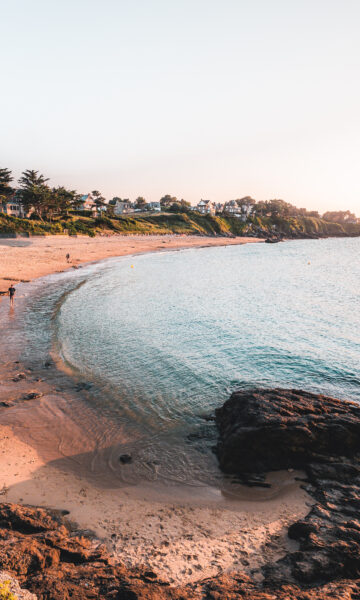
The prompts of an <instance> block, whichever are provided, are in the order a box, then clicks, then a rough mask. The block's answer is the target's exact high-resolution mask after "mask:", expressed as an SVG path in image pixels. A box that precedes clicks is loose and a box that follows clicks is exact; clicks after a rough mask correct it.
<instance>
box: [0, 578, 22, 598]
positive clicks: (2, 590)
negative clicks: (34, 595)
mask: <svg viewBox="0 0 360 600" xmlns="http://www.w3.org/2000/svg"><path fill="white" fill-rule="evenodd" d="M0 600H18V597H17V596H15V594H13V593H12V591H11V590H10V581H3V582H2V583H0Z"/></svg>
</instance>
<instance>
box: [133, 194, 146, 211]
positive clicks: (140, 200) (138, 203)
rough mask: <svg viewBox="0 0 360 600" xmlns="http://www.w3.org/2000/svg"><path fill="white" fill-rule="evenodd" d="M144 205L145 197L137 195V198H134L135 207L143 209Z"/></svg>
mask: <svg viewBox="0 0 360 600" xmlns="http://www.w3.org/2000/svg"><path fill="white" fill-rule="evenodd" d="M145 207H146V200H145V198H143V197H142V196H138V198H136V200H135V208H138V209H139V210H144V209H145Z"/></svg>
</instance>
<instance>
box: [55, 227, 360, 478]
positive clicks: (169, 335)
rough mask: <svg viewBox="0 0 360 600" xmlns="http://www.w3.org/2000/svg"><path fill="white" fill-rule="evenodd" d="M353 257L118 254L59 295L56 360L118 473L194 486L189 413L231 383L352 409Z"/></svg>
mask: <svg viewBox="0 0 360 600" xmlns="http://www.w3.org/2000/svg"><path fill="white" fill-rule="evenodd" d="M359 250H360V240H359V239H327V240H311V241H309V240H304V241H294V242H287V243H282V244H276V245H267V244H251V245H245V246H237V247H236V246H228V247H219V248H211V249H209V248H207V249H205V248H204V249H196V250H186V251H180V252H169V253H162V254H147V255H143V256H136V257H127V258H122V259H117V260H115V261H112V262H110V263H108V264H107V266H106V268H104V269H102V270H97V271H96V272H95V273H93V274H92V275H91V276H89V278H88V279H87V280H86V279H85V280H84V282H83V284H82V285H81V286H80V287H79V288H78V289H76V290H75V291H74V292H72V293H70V294H68V295H67V296H66V297H65V299H64V300H63V302H62V304H61V306H60V308H59V310H58V312H57V316H56V319H55V323H56V336H57V342H58V348H59V353H60V355H61V357H62V359H63V360H64V361H65V362H66V364H67V365H68V366H70V368H71V369H72V370H73V371H74V373H76V374H77V376H78V377H81V378H82V379H83V380H84V381H85V382H87V385H88V389H89V390H90V391H91V393H90V394H89V397H90V400H89V401H91V402H92V403H93V405H94V406H95V408H96V410H98V412H99V419H100V420H102V423H103V427H104V429H105V430H106V431H105V433H104V432H103V435H104V436H105V438H106V442H107V444H108V445H111V444H114V447H115V448H116V452H115V454H116V453H118V452H121V450H123V451H127V452H130V453H132V454H134V455H135V456H136V457H137V463H136V464H137V466H136V467H134V466H132V467H131V468H129V470H128V473H130V472H131V476H134V477H136V476H139V477H142V476H145V477H146V469H147V467H149V466H150V471H151V476H156V477H163V478H164V479H165V480H167V479H168V480H171V479H174V480H179V481H189V482H192V483H194V482H196V481H205V480H208V478H209V477H210V474H209V472H207V471H210V470H211V469H212V468H213V459H212V458H211V457H210V455H211V453H210V445H211V443H213V442H214V439H215V437H214V436H215V432H214V428H213V425H212V424H211V423H210V424H208V423H207V421H206V420H204V418H203V417H204V416H205V415H207V414H209V413H211V412H212V411H213V409H214V408H215V407H216V406H219V405H220V404H221V403H222V402H223V401H224V400H225V399H226V398H227V397H228V396H229V394H230V393H231V391H233V390H235V389H237V388H240V387H242V388H243V387H253V386H265V387H273V386H282V387H296V388H302V389H305V390H313V391H316V392H322V393H325V394H329V395H333V396H336V397H340V398H347V399H352V400H355V401H359V400H360V386H359V384H360V368H359V358H360V339H359V295H360V293H359V292H360V288H359V281H360V264H359V259H358V257H359ZM120 431H121V436H123V437H122V440H124V437H125V439H126V443H121V442H120V441H119V440H120V437H121V436H120V433H119V432H120ZM201 457H205V458H201ZM155 472H156V474H155V475H154V473H155Z"/></svg>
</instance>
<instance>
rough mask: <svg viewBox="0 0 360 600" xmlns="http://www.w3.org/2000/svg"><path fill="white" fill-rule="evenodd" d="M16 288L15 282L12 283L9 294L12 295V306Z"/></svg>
mask: <svg viewBox="0 0 360 600" xmlns="http://www.w3.org/2000/svg"><path fill="white" fill-rule="evenodd" d="M15 292H16V289H15V288H14V284H13V283H12V284H11V286H10V287H9V296H10V306H14V297H15Z"/></svg>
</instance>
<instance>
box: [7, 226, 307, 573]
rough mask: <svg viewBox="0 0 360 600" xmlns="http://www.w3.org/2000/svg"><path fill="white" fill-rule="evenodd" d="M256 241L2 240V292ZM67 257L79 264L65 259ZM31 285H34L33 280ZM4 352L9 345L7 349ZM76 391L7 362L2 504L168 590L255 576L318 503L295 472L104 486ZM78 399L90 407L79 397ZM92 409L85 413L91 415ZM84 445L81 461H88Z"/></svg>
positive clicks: (164, 238) (280, 553) (278, 553)
mask: <svg viewBox="0 0 360 600" xmlns="http://www.w3.org/2000/svg"><path fill="white" fill-rule="evenodd" d="M256 241H258V240H256V239H253V238H252V239H248V238H234V239H228V238H199V237H182V236H161V237H160V236H159V237H151V238H150V237H149V236H128V237H120V236H114V237H111V238H95V239H90V238H76V239H74V238H68V237H63V236H56V237H46V238H36V239H31V238H30V239H20V238H19V239H1V240H0V290H1V289H4V290H6V289H7V287H8V284H9V282H10V279H11V281H12V282H14V283H15V284H16V283H17V282H18V281H24V280H25V281H29V280H32V279H34V278H36V277H40V276H44V275H48V274H50V273H54V272H61V271H64V270H65V269H68V268H72V267H76V266H78V265H79V264H81V263H87V262H91V261H97V260H100V259H103V258H107V257H113V256H124V255H129V254H132V253H142V252H147V251H155V250H164V249H170V248H171V249H180V248H189V247H204V246H218V245H229V244H242V243H247V242H256ZM67 253H69V254H70V261H71V264H70V265H69V264H67V261H66V258H65V255H66V254H67ZM29 285H31V284H29ZM3 350H4V348H3ZM73 402H74V398H73V397H72V395H71V392H70V391H69V392H67V391H64V390H58V389H56V388H55V387H54V386H53V385H51V383H49V381H47V380H46V379H41V380H39V377H37V376H36V374H34V373H32V372H31V370H27V369H26V367H25V366H24V365H21V363H19V362H18V360H16V357H15V356H13V355H11V358H9V361H8V362H6V360H4V363H3V364H2V365H1V367H0V494H1V499H2V500H3V501H11V502H18V503H24V504H30V505H36V506H46V507H51V508H56V509H62V510H66V511H68V512H69V515H68V516H69V519H70V520H71V521H73V522H74V523H76V524H77V525H76V526H78V527H79V528H81V529H85V530H91V531H93V532H94V533H95V534H96V535H97V536H98V537H99V538H100V539H103V540H104V541H105V542H106V544H107V546H108V547H109V548H110V549H111V550H112V552H113V553H114V558H115V560H119V561H120V562H122V563H124V564H125V565H126V566H139V565H144V566H146V567H149V568H150V569H152V570H153V571H155V572H156V573H157V575H158V576H159V577H160V578H162V579H164V580H166V581H168V582H169V583H171V584H180V583H181V584H184V583H187V582H195V581H198V580H200V579H203V578H205V577H210V576H214V575H217V574H219V573H224V572H225V573H226V572H236V571H243V572H244V571H247V572H251V573H253V574H254V573H255V574H256V571H257V569H258V568H259V567H261V566H262V565H263V564H264V563H265V562H267V561H269V559H271V560H276V559H278V558H280V557H281V556H283V555H284V554H285V553H286V551H288V550H289V549H291V548H294V542H291V541H290V540H289V539H288V537H287V527H288V525H289V524H290V523H291V522H293V521H295V520H297V519H299V518H301V517H303V516H305V515H306V514H307V513H308V511H309V507H310V505H311V500H310V497H309V496H308V495H307V494H306V492H305V491H304V490H302V489H301V488H300V484H299V482H297V481H296V479H295V478H296V476H298V475H299V473H296V472H291V473H289V472H279V473H276V474H272V475H271V476H270V479H269V481H270V482H271V483H272V486H271V488H269V489H266V488H265V489H261V488H255V489H249V488H245V487H243V486H238V487H237V488H234V486H230V484H229V489H228V490H227V489H226V488H224V489H222V490H221V491H220V490H215V489H207V488H206V489H205V488H192V489H182V488H176V487H174V488H165V487H162V486H160V485H156V482H155V483H154V484H153V485H149V486H141V487H137V486H124V485H122V486H120V485H118V483H116V484H115V483H114V485H113V486H111V485H109V483H108V482H103V481H101V480H98V481H96V480H95V479H94V478H92V477H91V476H90V475H89V473H90V471H89V470H85V469H84V468H83V465H84V464H89V463H91V459H92V455H93V452H94V447H93V444H92V440H90V439H88V438H87V437H86V436H85V435H84V433H83V431H82V429H81V426H80V424H79V423H77V422H76V418H74V416H73V413H72V409H71V406H72V404H71V403H73ZM76 402H78V403H80V404H81V403H82V402H83V400H82V399H81V397H80V395H79V394H78V395H77V397H76ZM87 410H88V408H87V406H86V402H83V405H82V406H81V411H83V412H82V414H83V415H84V419H85V418H86V411H87ZM80 449H81V454H80Z"/></svg>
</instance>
